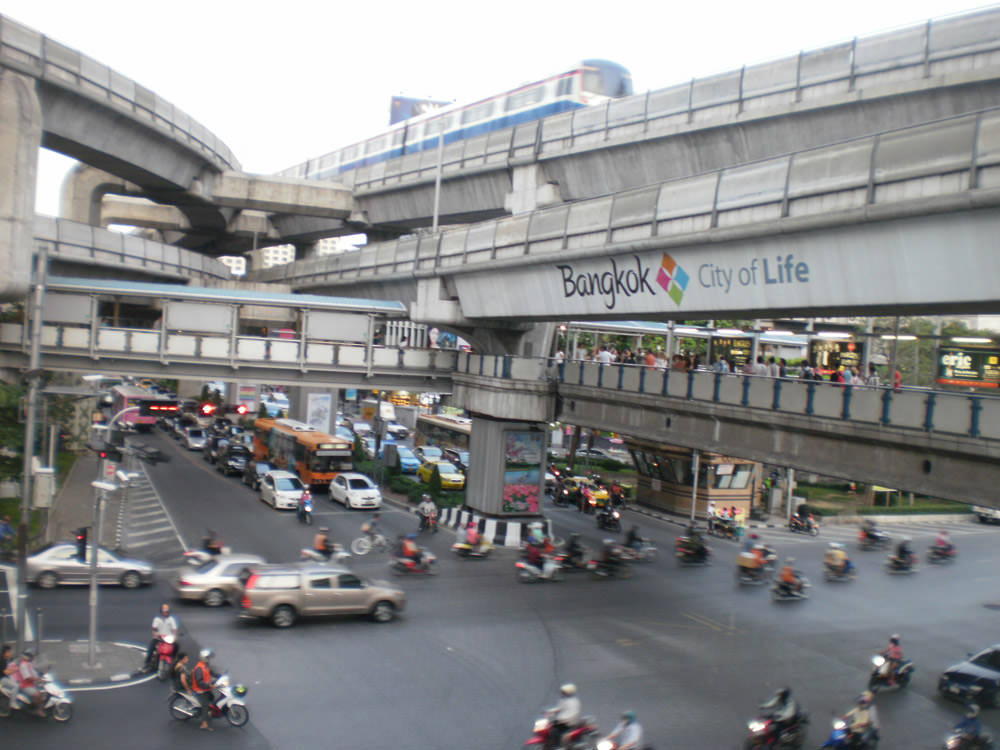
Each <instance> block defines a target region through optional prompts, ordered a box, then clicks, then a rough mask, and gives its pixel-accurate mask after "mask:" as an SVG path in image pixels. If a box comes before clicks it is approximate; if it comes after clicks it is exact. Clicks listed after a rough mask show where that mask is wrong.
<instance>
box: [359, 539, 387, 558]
mask: <svg viewBox="0 0 1000 750" xmlns="http://www.w3.org/2000/svg"><path fill="white" fill-rule="evenodd" d="M388 549H389V540H388V539H386V538H385V537H384V536H382V535H381V534H376V535H375V536H374V537H370V536H368V535H367V534H365V535H364V536H359V537H358V538H357V539H355V540H354V541H353V542H351V552H353V553H354V554H355V555H367V554H368V553H369V552H371V551H372V550H375V551H376V552H386V551H388Z"/></svg>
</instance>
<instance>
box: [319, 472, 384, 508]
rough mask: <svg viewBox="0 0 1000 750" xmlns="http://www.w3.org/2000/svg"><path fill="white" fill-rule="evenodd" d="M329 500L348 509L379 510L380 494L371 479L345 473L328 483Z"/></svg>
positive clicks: (361, 475)
mask: <svg viewBox="0 0 1000 750" xmlns="http://www.w3.org/2000/svg"><path fill="white" fill-rule="evenodd" d="M330 499H331V500H336V501H337V502H339V503H343V504H344V505H345V506H347V507H348V508H381V507H382V493H381V491H380V490H379V488H378V485H377V484H375V483H374V482H373V481H372V480H371V479H369V478H368V477H367V476H365V475H364V474H359V473H358V472H356V471H345V472H342V473H340V474H338V475H337V476H335V477H334V478H333V481H332V482H330Z"/></svg>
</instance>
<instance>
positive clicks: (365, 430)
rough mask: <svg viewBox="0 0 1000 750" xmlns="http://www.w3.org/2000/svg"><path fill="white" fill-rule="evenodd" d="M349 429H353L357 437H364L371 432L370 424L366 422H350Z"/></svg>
mask: <svg viewBox="0 0 1000 750" xmlns="http://www.w3.org/2000/svg"><path fill="white" fill-rule="evenodd" d="M351 430H353V431H354V434H355V435H357V436H358V437H360V438H364V437H367V436H368V435H369V434H370V433H371V431H372V426H371V425H370V424H369V423H368V422H352V423H351Z"/></svg>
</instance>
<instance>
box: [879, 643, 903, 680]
mask: <svg viewBox="0 0 1000 750" xmlns="http://www.w3.org/2000/svg"><path fill="white" fill-rule="evenodd" d="M899 640H900V639H899V633H893V634H892V635H891V636H889V645H888V647H887V648H886V649H885V651H883V652H882V656H884V657H885V660H886V679H887V681H888V683H889V684H890V685H895V684H896V672H897V671H898V670H899V665H900V664H901V663H902V662H903V647H902V646H901V645H900V642H899Z"/></svg>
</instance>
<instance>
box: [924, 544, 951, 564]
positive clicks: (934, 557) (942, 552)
mask: <svg viewBox="0 0 1000 750" xmlns="http://www.w3.org/2000/svg"><path fill="white" fill-rule="evenodd" d="M957 554H958V550H956V549H955V545H953V544H949V545H948V546H947V547H942V546H940V545H937V544H935V545H934V546H933V547H931V548H930V549H929V550H927V562H929V563H931V564H934V563H950V562H954V560H955V556H956V555H957Z"/></svg>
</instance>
